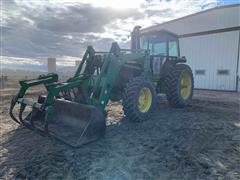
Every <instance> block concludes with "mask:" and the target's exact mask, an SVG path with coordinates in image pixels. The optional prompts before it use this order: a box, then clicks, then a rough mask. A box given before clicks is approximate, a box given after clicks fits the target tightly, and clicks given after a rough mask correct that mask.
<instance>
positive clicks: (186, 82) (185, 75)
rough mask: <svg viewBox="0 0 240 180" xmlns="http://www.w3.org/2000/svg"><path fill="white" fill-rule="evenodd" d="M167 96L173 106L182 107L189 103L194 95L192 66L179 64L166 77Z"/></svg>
mask: <svg viewBox="0 0 240 180" xmlns="http://www.w3.org/2000/svg"><path fill="white" fill-rule="evenodd" d="M165 85H166V96H167V100H168V103H169V104H170V105H171V106H172V107H177V108H182V107H186V106H187V105H189V103H190V101H191V100H192V96H193V87H194V80H193V74H192V70H191V68H190V67H189V66H188V65H186V64H177V65H176V66H174V67H173V68H171V72H168V75H167V76H166V79H165Z"/></svg>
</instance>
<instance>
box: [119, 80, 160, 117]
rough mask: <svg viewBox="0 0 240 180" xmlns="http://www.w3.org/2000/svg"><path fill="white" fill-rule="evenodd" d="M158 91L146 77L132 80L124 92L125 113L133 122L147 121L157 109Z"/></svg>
mask: <svg viewBox="0 0 240 180" xmlns="http://www.w3.org/2000/svg"><path fill="white" fill-rule="evenodd" d="M156 99H157V95H156V91H155V88H154V87H153V85H152V82H151V81H150V80H148V79H146V78H145V77H144V76H137V77H134V78H133V79H131V80H130V81H129V82H128V83H127V84H126V87H125V89H124V92H123V111H124V114H125V115H126V117H127V118H128V119H130V120H131V121H145V120H147V119H149V118H150V117H151V115H152V113H153V112H154V110H155V109H156Z"/></svg>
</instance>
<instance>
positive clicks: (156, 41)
mask: <svg viewBox="0 0 240 180" xmlns="http://www.w3.org/2000/svg"><path fill="white" fill-rule="evenodd" d="M140 48H141V49H149V50H150V53H151V54H153V55H164V56H167V55H169V56H178V44H177V40H175V39H174V40H170V41H168V39H167V38H166V37H164V36H160V35H148V36H141V37H140Z"/></svg>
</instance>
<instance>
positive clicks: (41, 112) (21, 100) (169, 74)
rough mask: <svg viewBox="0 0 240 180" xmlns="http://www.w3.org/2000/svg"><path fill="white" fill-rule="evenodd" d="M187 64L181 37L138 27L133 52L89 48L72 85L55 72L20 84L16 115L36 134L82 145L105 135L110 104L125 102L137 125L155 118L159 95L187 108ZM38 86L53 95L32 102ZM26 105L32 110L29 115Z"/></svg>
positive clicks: (190, 90) (189, 81)
mask: <svg viewBox="0 0 240 180" xmlns="http://www.w3.org/2000/svg"><path fill="white" fill-rule="evenodd" d="M185 63H186V59H185V58H184V57H180V54H179V42H178V36H177V35H175V34H173V33H171V32H169V31H166V30H158V31H154V32H151V31H149V32H145V33H144V32H143V31H141V30H140V27H135V28H134V30H133V32H132V34H131V49H120V47H119V46H118V44H117V43H112V46H111V49H110V51H109V52H97V51H95V50H94V49H93V47H92V46H88V48H87V50H86V52H85V54H84V56H83V58H82V61H81V63H80V65H79V66H78V68H77V70H76V72H75V75H74V76H73V77H71V78H69V79H68V80H67V81H66V82H58V75H57V74H55V73H53V74H47V75H41V76H39V77H38V78H36V79H31V80H24V81H20V82H19V83H20V90H19V92H18V93H17V95H16V96H14V97H13V98H12V101H11V107H10V116H11V118H12V119H13V120H14V121H16V122H17V123H19V124H22V125H24V126H26V127H27V128H29V129H31V130H33V131H36V132H39V133H41V134H45V135H49V136H51V137H55V138H56V139H57V140H59V141H61V142H63V143H66V144H68V145H70V146H72V147H78V146H81V145H83V144H86V143H89V142H92V141H95V140H97V139H98V138H100V137H102V136H103V135H104V134H105V129H106V123H105V118H106V116H107V113H106V111H105V107H106V105H107V104H108V102H109V100H111V101H120V100H122V105H123V111H124V114H125V116H126V117H127V118H128V119H129V120H131V121H146V120H148V119H150V118H151V115H152V113H153V112H154V111H155V110H156V108H157V107H156V102H157V94H159V93H165V94H166V97H167V100H168V102H169V104H170V105H171V106H173V107H185V106H187V105H188V104H189V103H190V101H191V98H192V95H193V75H192V71H191V68H190V67H189V66H188V65H186V64H185ZM36 85H44V87H45V88H46V90H47V94H45V95H39V97H38V100H37V101H34V100H32V99H28V98H26V97H25V94H26V91H27V90H28V89H29V88H30V87H33V86H36ZM16 104H19V105H20V106H19V114H18V118H17V117H16V116H15V114H14V113H13V109H14V107H15V105H16ZM26 106H29V107H31V109H32V111H31V112H30V113H29V114H28V115H26V116H25V117H23V114H24V113H23V112H24V110H25V109H26Z"/></svg>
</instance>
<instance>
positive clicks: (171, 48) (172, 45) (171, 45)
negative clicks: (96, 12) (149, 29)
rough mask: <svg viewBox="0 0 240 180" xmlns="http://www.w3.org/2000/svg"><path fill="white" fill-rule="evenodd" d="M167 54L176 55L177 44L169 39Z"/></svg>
mask: <svg viewBox="0 0 240 180" xmlns="http://www.w3.org/2000/svg"><path fill="white" fill-rule="evenodd" d="M168 54H169V56H178V46H177V42H176V41H169V43H168Z"/></svg>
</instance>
